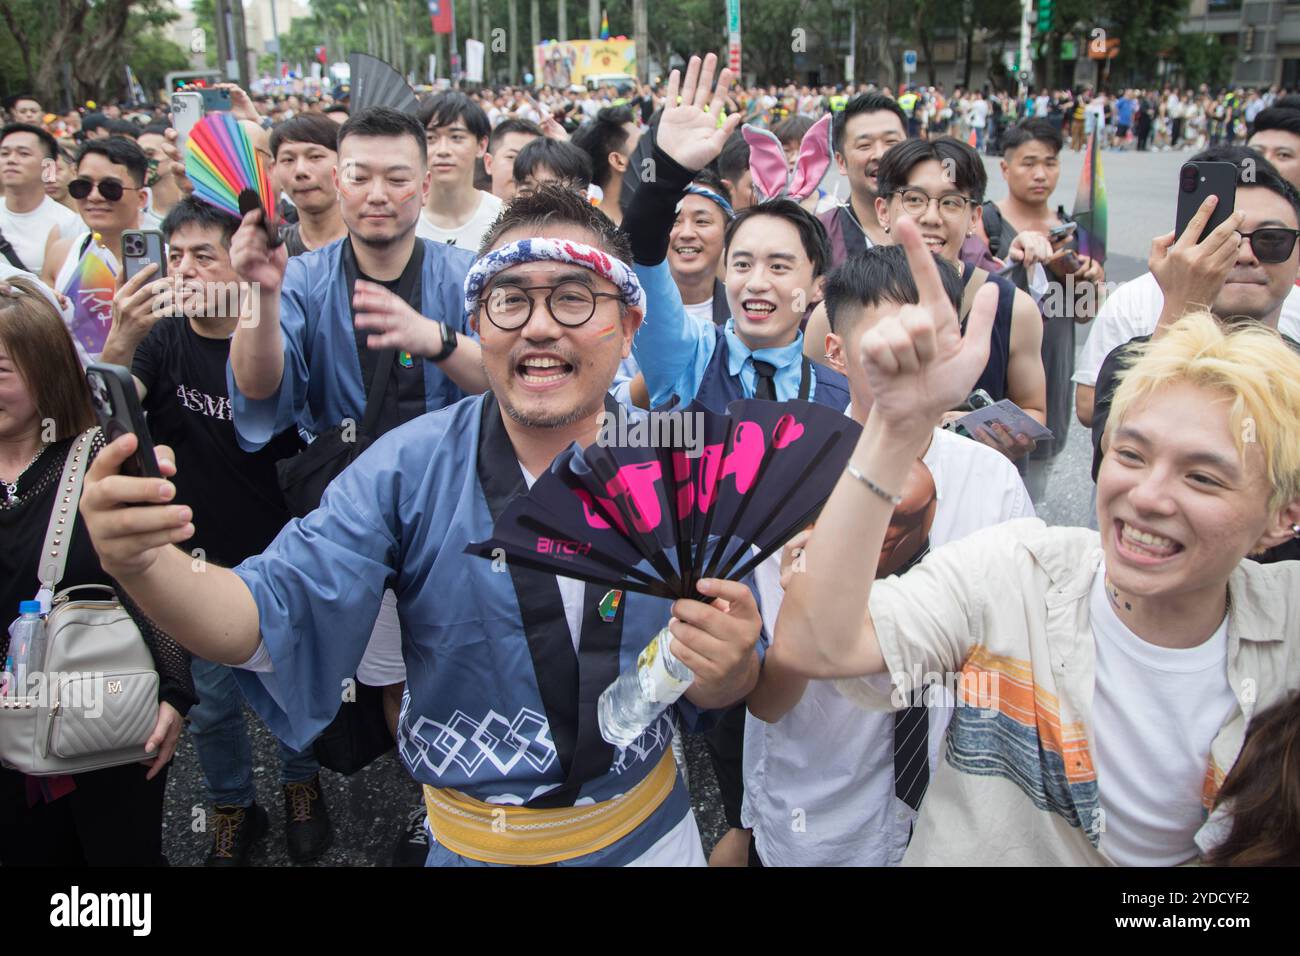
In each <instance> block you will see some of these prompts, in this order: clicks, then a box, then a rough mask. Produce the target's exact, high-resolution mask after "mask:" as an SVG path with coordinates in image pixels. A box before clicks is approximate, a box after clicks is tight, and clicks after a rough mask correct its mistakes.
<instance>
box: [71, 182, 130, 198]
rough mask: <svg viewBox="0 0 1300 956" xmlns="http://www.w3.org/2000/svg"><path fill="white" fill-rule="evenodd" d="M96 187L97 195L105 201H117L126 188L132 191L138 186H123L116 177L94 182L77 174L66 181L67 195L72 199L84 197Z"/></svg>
mask: <svg viewBox="0 0 1300 956" xmlns="http://www.w3.org/2000/svg"><path fill="white" fill-rule="evenodd" d="M96 188H98V189H99V195H100V197H101V198H102V199H103V200H104V201H105V202H117V201H118V200H119V199H121V198H122V194H123V193H124V192H125V191H126V190H128V189H130V190H133V191H134V190H136V189H137V188H138V187H136V186H124V185H123V184H122V183H121V181H120V180H117V179H101V180H100V181H99V182H98V183H96V182H94V181H92V180H89V179H86V178H84V177H80V176H79V177H77V178H76V179H74V180H73V181H72V182H70V183H68V195H70V196H71V197H72V198H73V199H85V198H86V197H87V196H89V195H90V193H91V190H93V189H96Z"/></svg>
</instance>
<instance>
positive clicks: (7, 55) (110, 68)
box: [0, 0, 184, 107]
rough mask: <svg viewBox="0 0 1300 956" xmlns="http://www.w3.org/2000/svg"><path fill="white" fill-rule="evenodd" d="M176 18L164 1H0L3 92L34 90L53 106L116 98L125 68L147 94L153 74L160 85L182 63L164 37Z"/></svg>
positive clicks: (123, 82) (178, 52)
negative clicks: (66, 100) (66, 78)
mask: <svg viewBox="0 0 1300 956" xmlns="http://www.w3.org/2000/svg"><path fill="white" fill-rule="evenodd" d="M176 18H177V14H176V13H175V12H173V11H172V10H171V9H170V8H168V7H166V6H164V5H163V3H162V0H98V2H95V3H88V2H86V0H0V22H2V23H3V24H4V25H5V27H7V29H6V30H3V31H0V64H3V66H4V76H5V80H4V83H5V86H6V88H7V90H8V91H14V89H15V88H21V89H26V90H31V91H32V92H34V93H35V94H36V95H37V96H39V97H40V98H41V101H42V102H43V103H45V104H47V105H48V106H51V107H52V106H53V105H54V104H56V103H59V102H60V101H62V100H63V99H64V97H68V98H70V100H71V101H76V102H80V101H83V100H85V99H106V98H114V97H119V96H122V95H123V94H124V92H125V87H126V73H125V69H124V67H125V66H126V65H127V64H130V65H131V67H132V69H134V70H135V71H136V75H137V77H139V79H140V82H141V84H142V85H144V86H145V87H146V90H149V89H150V88H151V84H153V82H154V78H155V75H157V77H158V79H159V80H161V73H166V71H167V69H171V68H174V67H175V66H176V65H177V64H178V63H180V62H182V61H183V60H184V52H183V51H181V50H180V48H179V47H177V46H176V45H175V44H174V43H172V42H171V41H170V40H168V39H167V38H166V37H165V36H164V35H163V33H162V28H163V27H164V26H166V25H167V24H168V23H170V22H171V21H173V20H175V19H176ZM178 56H179V58H180V59H178ZM65 67H66V71H67V74H68V76H69V78H70V80H71V88H70V89H69V88H66V86H65V83H64V70H65ZM160 70H161V73H160V72H159V71H160ZM146 80H147V82H146Z"/></svg>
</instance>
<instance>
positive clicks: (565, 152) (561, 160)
mask: <svg viewBox="0 0 1300 956" xmlns="http://www.w3.org/2000/svg"><path fill="white" fill-rule="evenodd" d="M541 168H545V169H549V170H550V171H551V172H553V173H554V174H555V176H556V178H557V179H560V180H563V181H564V182H567V183H573V184H574V185H575V186H581V187H582V188H583V189H586V188H587V187H588V186H590V185H591V157H590V156H588V155H587V154H586V153H585V152H584V151H583V150H581V149H579V148H578V147H576V146H574V145H573V144H572V143H562V142H560V141H559V140H555V139H548V138H546V137H545V136H543V137H542V138H541V139H535V140H533V141H532V142H531V143H529V144H528V145H527V146H525V147H524V148H523V149H521V150H520V151H519V154H518V155H517V156H515V167H514V177H515V182H517V183H522V182H523V181H524V180H525V179H527V178H528V177H529V176H532V175H534V174H535V173H536V171H537V170H538V169H541Z"/></svg>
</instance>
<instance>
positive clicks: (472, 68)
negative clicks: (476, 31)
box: [465, 40, 483, 83]
mask: <svg viewBox="0 0 1300 956" xmlns="http://www.w3.org/2000/svg"><path fill="white" fill-rule="evenodd" d="M465 79H467V80H469V81H470V82H471V83H482V82H483V43H482V41H481V40H466V41H465Z"/></svg>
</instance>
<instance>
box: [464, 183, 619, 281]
mask: <svg viewBox="0 0 1300 956" xmlns="http://www.w3.org/2000/svg"><path fill="white" fill-rule="evenodd" d="M559 225H573V226H578V227H579V228H582V229H586V230H587V231H588V232H590V233H591V234H592V235H593V236H595V237H596V240H597V241H596V246H597V247H598V248H599V249H600V250H601V251H603V252H606V253H608V254H609V255H611V256H613V257H614V258H615V259H618V260H620V261H621V262H626V263H628V264H630V263H631V262H632V244H631V242H630V241H629V240H628V237H627V235H626V233H624V232H622V231H621V230H620V229H619V228H618V227H617V226H615V225H614V223H613V221H612V220H611V219H610V218H609V217H608V216H606V215H605V214H604V213H603V212H601V211H600V210H599V209H597V208H596V207H595V206H593V205H592V204H591V203H589V202H588V201H587V200H586V198H585V197H583V196H579V195H578V194H577V193H575V192H574V191H573V190H571V189H566V188H565V187H564V186H561V185H559V184H557V183H542V184H541V185H539V186H538V187H537V189H535V190H534V191H533V192H531V193H527V194H524V195H518V196H516V197H515V198H514V199H512V200H511V201H510V202H509V203H507V204H506V207H505V209H504V210H503V211H502V213H501V215H499V216H498V217H497V220H496V222H494V223H493V224H492V227H491V228H490V229H489V230H488V231H487V235H486V236H484V237H483V243H482V245H481V247H480V248H479V255H480V256H481V255H483V254H484V253H486V252H487V251H488V250H489V249H491V248H492V247H493V246H495V245H496V244H497V242H498V241H499V240H500V239H501V237H502V236H503V235H505V234H506V233H507V232H510V231H512V230H515V229H526V230H527V231H528V232H529V233H530V234H531V235H542V234H544V233H545V231H546V229H547V228H549V227H553V226H559Z"/></svg>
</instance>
